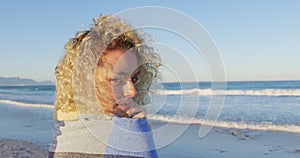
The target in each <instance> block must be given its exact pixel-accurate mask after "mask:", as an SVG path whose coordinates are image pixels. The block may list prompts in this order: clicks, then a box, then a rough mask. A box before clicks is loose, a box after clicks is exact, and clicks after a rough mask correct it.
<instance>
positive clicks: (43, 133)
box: [0, 103, 300, 158]
mask: <svg viewBox="0 0 300 158" xmlns="http://www.w3.org/2000/svg"><path fill="white" fill-rule="evenodd" d="M0 107H1V108H0V118H1V122H0V127H1V128H0V142H1V143H0V157H1V158H5V157H22V156H21V155H23V157H35V156H36V155H37V156H36V157H43V156H47V153H48V147H49V144H50V142H51V141H52V139H53V136H54V135H55V132H56V130H55V126H54V121H53V112H54V110H49V109H45V108H29V107H19V106H13V105H8V104H3V103H0ZM149 122H150V123H151V126H152V130H153V131H154V130H157V129H160V128H162V127H164V126H165V125H166V124H168V125H169V127H168V128H165V129H164V132H162V134H161V135H156V133H155V132H154V141H155V143H156V144H163V142H164V141H165V140H166V137H167V136H169V135H172V134H174V133H175V132H176V130H178V129H185V130H184V131H182V134H180V135H177V136H178V137H176V139H173V140H172V141H169V142H168V143H167V144H166V145H165V146H161V147H159V149H157V151H158V154H159V156H160V158H169V157H185V158H195V157H197V158H199V157H200V158H201V157H203V158H218V157H222V158H232V157H244V158H250V157H251V158H252V157H258V158H260V157H268V158H278V157H285V158H296V157H299V156H300V134H299V133H288V132H276V131H262V130H261V131H259V130H243V129H234V128H220V127H214V128H212V129H211V131H210V132H209V133H208V134H207V135H206V136H205V137H203V138H199V137H198V133H199V129H200V125H197V124H191V125H187V124H178V123H171V122H161V121H153V120H149ZM1 154H2V155H1ZM30 154H31V155H30ZM18 155H19V156H18ZM24 155H25V156H24ZM28 155H30V156H28Z"/></svg>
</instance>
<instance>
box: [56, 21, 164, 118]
mask: <svg viewBox="0 0 300 158" xmlns="http://www.w3.org/2000/svg"><path fill="white" fill-rule="evenodd" d="M94 23H95V25H94V26H93V27H92V28H90V30H88V31H82V32H79V33H77V35H76V37H75V38H72V39H70V40H69V42H68V43H67V44H66V45H65V50H66V53H65V55H64V57H63V58H62V59H61V60H60V61H59V63H58V66H57V67H56V69H55V75H56V100H55V109H56V110H61V111H62V112H64V113H68V112H77V113H79V114H83V113H87V114H103V116H105V117H106V116H107V114H104V112H103V110H102V106H101V105H100V102H99V101H98V100H97V97H96V93H95V81H94V71H95V68H96V67H97V64H98V62H99V59H100V57H101V55H102V54H103V52H105V51H106V50H113V49H127V50H129V49H131V48H135V52H136V54H137V58H138V64H139V65H140V66H139V67H138V73H137V74H136V75H138V77H139V80H140V81H139V82H138V83H137V84H136V85H135V86H136V90H137V95H136V97H135V98H133V99H134V100H135V101H136V103H138V104H139V105H143V104H145V97H146V96H147V93H148V91H149V88H150V86H151V84H152V82H153V81H154V80H155V79H156V78H157V77H158V71H157V70H158V67H159V65H160V63H161V60H160V57H159V55H158V54H157V53H155V51H154V49H153V48H152V47H150V46H149V45H147V44H149V43H148V42H149V41H146V39H147V38H149V37H148V36H146V34H144V33H142V32H139V31H138V30H133V29H132V28H131V27H130V26H129V25H128V24H126V23H124V22H123V20H122V19H121V18H119V17H116V16H113V15H108V16H102V15H100V17H98V18H96V19H94ZM143 37H144V38H143ZM146 43H147V44H146ZM104 99H105V98H104ZM108 115H109V114H108ZM98 116H99V117H101V116H102V115H98Z"/></svg>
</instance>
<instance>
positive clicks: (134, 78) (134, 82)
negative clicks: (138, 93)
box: [131, 76, 140, 84]
mask: <svg viewBox="0 0 300 158" xmlns="http://www.w3.org/2000/svg"><path fill="white" fill-rule="evenodd" d="M139 80H140V79H139V78H138V77H137V76H133V77H132V78H131V81H132V83H133V84H137V83H138V82H139Z"/></svg>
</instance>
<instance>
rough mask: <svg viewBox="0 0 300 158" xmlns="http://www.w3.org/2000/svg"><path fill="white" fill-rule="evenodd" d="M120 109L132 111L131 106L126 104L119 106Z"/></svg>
mask: <svg viewBox="0 0 300 158" xmlns="http://www.w3.org/2000/svg"><path fill="white" fill-rule="evenodd" d="M118 107H119V108H121V109H122V110H124V111H127V110H128V109H130V106H129V105H128V104H126V103H123V104H118Z"/></svg>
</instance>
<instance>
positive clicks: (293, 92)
mask: <svg viewBox="0 0 300 158" xmlns="http://www.w3.org/2000/svg"><path fill="white" fill-rule="evenodd" d="M156 93H157V94H159V95H200V96H211V95H240V96H300V89H262V90H212V89H187V90H159V91H157V92H156Z"/></svg>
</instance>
